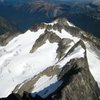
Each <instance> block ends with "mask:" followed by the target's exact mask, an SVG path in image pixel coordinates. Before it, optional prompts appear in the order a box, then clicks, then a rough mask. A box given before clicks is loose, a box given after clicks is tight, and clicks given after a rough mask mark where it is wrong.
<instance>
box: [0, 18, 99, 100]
mask: <svg viewBox="0 0 100 100" xmlns="http://www.w3.org/2000/svg"><path fill="white" fill-rule="evenodd" d="M3 41H4V42H8V43H6V45H3V46H0V98H2V97H7V96H8V95H10V94H11V93H18V94H20V95H23V93H24V91H27V92H29V93H31V94H32V96H33V97H34V96H35V95H36V94H38V95H39V96H41V97H42V98H46V97H48V96H50V95H51V94H52V93H54V92H55V91H57V90H58V89H59V88H60V87H62V86H63V85H64V84H65V83H69V81H70V77H71V76H74V75H76V74H77V75H78V78H75V77H76V76H74V81H72V85H71V84H70V85H68V84H67V85H68V87H67V89H68V90H67V93H69V95H70V94H72V93H73V98H76V99H74V100H79V97H78V94H79V93H78V92H76V93H74V92H75V89H76V90H77V89H79V88H80V87H82V86H83V88H84V87H85V86H87V84H88V85H89V86H87V87H86V88H84V89H82V93H81V94H80V96H83V97H85V96H86V95H90V97H88V96H86V98H87V100H89V99H90V100H93V98H99V97H98V96H97V92H98V90H97V91H95V89H94V88H95V86H96V83H95V82H97V84H98V85H100V77H99V76H100V50H99V49H100V40H99V39H97V38H95V37H94V36H92V35H91V34H89V33H86V32H84V31H82V30H80V29H79V28H77V27H75V26H74V25H73V24H71V23H70V22H68V21H67V20H66V19H57V20H55V21H54V22H52V23H41V24H39V25H38V24H37V25H34V26H33V27H32V28H31V29H30V30H28V31H27V32H25V33H23V34H19V35H17V36H16V37H13V38H12V39H11V37H9V38H8V39H7V40H3ZM88 68H89V70H88ZM90 72H91V74H92V76H93V77H92V76H91V74H90ZM93 78H94V79H95V81H93ZM74 82H75V84H74ZM80 84H82V85H80ZM74 85H76V86H75V88H74V87H73V86H74ZM69 87H70V88H69ZM90 87H92V89H91V88H90ZM71 91H72V92H71ZM79 91H80V90H79ZM75 95H76V97H74V96H75ZM91 95H93V97H91ZM53 97H55V96H54V95H53V96H52V98H53ZM68 97H69V98H72V96H71V97H70V96H68ZM66 98H67V97H66ZM57 100H58V99H57ZM65 100H66V99H65ZM68 100H69V99H68ZM70 100H73V99H70ZM83 100H86V99H85V98H84V99H83Z"/></svg>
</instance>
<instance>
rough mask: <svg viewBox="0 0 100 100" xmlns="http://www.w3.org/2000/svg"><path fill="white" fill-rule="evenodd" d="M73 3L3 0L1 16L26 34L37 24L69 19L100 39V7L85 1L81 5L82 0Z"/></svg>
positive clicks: (0, 8) (0, 3)
mask: <svg viewBox="0 0 100 100" xmlns="http://www.w3.org/2000/svg"><path fill="white" fill-rule="evenodd" d="M71 1H73V0H71ZM71 1H70V2H69V0H54V1H53V0H38V1H37V0H1V2H0V16H1V17H2V18H3V19H5V20H7V21H8V22H9V24H10V26H11V25H13V26H14V27H15V28H16V29H17V32H25V31H26V30H28V29H29V28H30V27H31V26H32V25H34V24H36V23H41V22H51V21H52V20H54V19H56V18H59V17H60V18H61V17H67V19H68V20H69V21H70V22H72V23H73V24H75V25H76V26H78V27H80V28H81V29H83V30H85V31H88V32H91V33H93V34H94V35H95V36H97V37H100V35H99V33H100V30H99V26H100V8H99V6H97V5H95V4H93V3H89V2H88V3H86V2H85V1H84V3H83V2H81V3H80V2H79V1H80V0H77V1H76V2H71ZM12 29H13V28H12ZM8 31H9V30H8ZM13 31H15V30H13ZM0 34H2V33H0Z"/></svg>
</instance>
